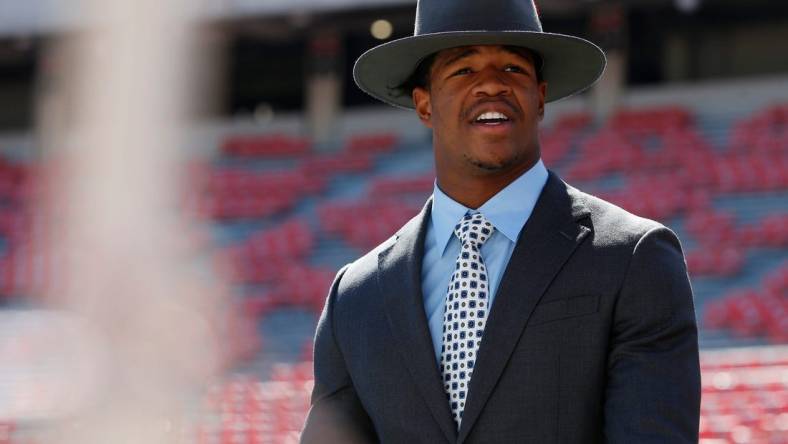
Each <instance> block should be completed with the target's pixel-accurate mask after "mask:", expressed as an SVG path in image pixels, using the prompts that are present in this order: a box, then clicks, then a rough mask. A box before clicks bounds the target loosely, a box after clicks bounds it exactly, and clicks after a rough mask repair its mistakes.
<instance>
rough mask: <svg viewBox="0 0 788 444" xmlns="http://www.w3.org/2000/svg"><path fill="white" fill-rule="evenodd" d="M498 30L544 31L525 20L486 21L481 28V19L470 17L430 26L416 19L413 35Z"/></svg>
mask: <svg viewBox="0 0 788 444" xmlns="http://www.w3.org/2000/svg"><path fill="white" fill-rule="evenodd" d="M490 31H493V32H496V31H520V32H522V31H530V32H542V27H541V26H540V25H539V24H538V23H536V24H535V23H523V22H489V21H488V22H485V23H484V27H483V28H479V21H478V20H474V19H472V18H469V19H468V20H467V21H459V22H457V21H453V22H452V23H437V24H436V23H431V24H429V25H428V26H425V25H422V24H421V22H420V21H418V20H417V21H416V27H415V30H414V33H413V35H414V36H418V35H422V34H434V33H439V32H490Z"/></svg>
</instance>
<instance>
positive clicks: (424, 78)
mask: <svg viewBox="0 0 788 444" xmlns="http://www.w3.org/2000/svg"><path fill="white" fill-rule="evenodd" d="M504 47H505V48H507V49H508V50H510V51H513V52H516V53H521V54H522V51H523V50H526V51H527V52H528V54H530V55H531V56H532V57H533V58H534V67H535V68H536V81H537V82H541V81H542V67H543V66H544V61H543V59H542V56H541V55H539V53H537V52H536V51H534V50H532V49H529V48H523V47H520V46H511V45H505V46H504ZM437 56H438V53H437V52H434V53H432V54H430V55H428V56H427V57H425V58H423V59H421V61H420V62H419V64H418V65H416V69H415V70H413V73H411V75H410V76H409V77H408V78H407V79H405V81H404V82H402V83H400V84H399V85H397V86H395V87H394V88H393V90H394V92H395V93H396V94H397V95H398V96H399V97H403V96H408V97H410V96H411V95H412V94H413V90H414V89H416V88H424V89H429V86H430V71H431V70H432V65H433V64H434V63H435V58H436V57H437Z"/></svg>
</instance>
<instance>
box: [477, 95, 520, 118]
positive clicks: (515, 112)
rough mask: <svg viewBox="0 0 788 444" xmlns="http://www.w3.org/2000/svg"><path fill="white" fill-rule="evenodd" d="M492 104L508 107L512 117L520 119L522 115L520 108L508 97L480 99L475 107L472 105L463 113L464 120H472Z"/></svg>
mask: <svg viewBox="0 0 788 444" xmlns="http://www.w3.org/2000/svg"><path fill="white" fill-rule="evenodd" d="M490 103H495V104H500V105H504V106H506V107H507V108H509V111H511V117H519V116H520V114H521V112H520V107H519V106H517V104H515V103H514V102H512V101H511V99H509V98H508V97H503V96H502V97H495V98H484V99H480V100H479V101H477V102H476V103H474V104H473V105H471V106H470V107H468V108H467V109H466V110H464V111H463V112H462V118H463V119H464V120H472V119H473V117H474V116H475V115H476V114H478V113H479V112H480V111H481V108H482V107H484V106H485V105H487V104H490Z"/></svg>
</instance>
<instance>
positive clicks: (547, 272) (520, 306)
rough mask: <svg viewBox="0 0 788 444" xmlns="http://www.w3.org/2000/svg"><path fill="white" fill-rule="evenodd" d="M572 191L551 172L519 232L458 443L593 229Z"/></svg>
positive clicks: (481, 350)
mask: <svg viewBox="0 0 788 444" xmlns="http://www.w3.org/2000/svg"><path fill="white" fill-rule="evenodd" d="M570 193H571V191H570V190H568V187H567V185H566V184H564V183H563V182H562V181H561V180H560V179H558V178H557V177H556V176H555V175H554V174H552V173H551V174H550V177H549V179H548V181H547V184H546V185H545V188H544V190H543V191H542V194H541V195H540V197H539V200H538V201H537V203H536V206H535V207H534V211H533V213H532V214H531V217H530V218H529V220H528V222H527V223H526V225H525V227H524V228H523V231H522V232H521V233H520V237H519V239H518V241H517V244H516V245H515V248H514V251H513V252H512V257H511V259H510V260H509V264H508V266H507V267H506V271H505V273H504V275H503V278H502V279H501V283H500V285H499V287H498V290H497V294H496V298H495V302H494V304H493V307H492V310H491V311H490V316H489V319H488V320H487V328H486V330H485V332H484V336H483V337H482V343H481V345H480V347H479V352H478V359H477V361H476V367H475V368H474V371H473V376H472V377H471V384H470V390H469V394H468V401H467V403H466V406H465V410H464V412H463V418H462V425H461V427H460V430H459V439H458V441H457V442H460V443H461V442H463V441H464V440H465V439H466V438H467V436H468V434H469V433H470V430H471V428H472V427H473V425H474V423H475V421H476V419H477V418H478V417H479V414H480V413H481V411H482V409H483V408H484V405H485V404H486V402H487V400H488V398H489V396H490V394H491V393H492V392H493V389H494V388H495V385H496V384H497V382H498V379H499V378H500V376H501V373H502V372H503V369H504V367H505V366H506V363H507V362H508V361H509V357H510V356H511V354H512V352H513V351H514V348H515V345H516V344H517V341H518V340H519V338H520V335H521V334H522V331H523V329H524V328H525V325H526V324H527V323H528V319H529V318H530V316H531V313H532V311H533V309H534V307H535V306H536V304H537V303H538V302H539V299H541V297H542V295H543V294H544V292H545V291H546V290H547V287H548V286H549V285H550V283H551V282H552V280H553V278H554V277H555V275H556V274H557V273H558V271H559V270H560V269H561V267H562V266H563V264H564V263H565V262H566V260H567V259H569V257H570V256H571V255H572V253H573V252H574V250H575V248H576V247H577V246H578V245H579V244H580V242H581V241H582V240H583V239H584V238H585V236H586V235H587V234H588V232H589V231H590V229H589V228H586V227H585V226H582V225H579V224H578V223H577V222H576V220H577V219H580V218H582V217H583V216H585V215H586V214H587V210H585V208H584V207H583V206H582V204H581V203H580V202H579V200H577V199H573V197H572V196H570Z"/></svg>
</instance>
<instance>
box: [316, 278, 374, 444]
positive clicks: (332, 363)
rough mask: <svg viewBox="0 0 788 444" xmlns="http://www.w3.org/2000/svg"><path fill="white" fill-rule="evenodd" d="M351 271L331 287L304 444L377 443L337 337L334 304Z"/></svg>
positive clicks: (319, 330)
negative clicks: (341, 281)
mask: <svg viewBox="0 0 788 444" xmlns="http://www.w3.org/2000/svg"><path fill="white" fill-rule="evenodd" d="M346 268H347V267H345V268H343V269H342V270H340V271H339V273H338V274H337V277H336V279H335V280H334V283H333V284H332V285H331V291H330V292H329V295H328V298H327V299H326V304H325V306H324V307H323V313H322V314H321V316H320V320H319V321H318V324H317V331H316V333H315V351H314V366H315V367H314V372H315V386H314V389H313V390H312V399H311V408H310V409H309V413H308V415H307V418H306V422H305V423H304V429H303V431H302V432H301V443H303V444H311V443H320V444H331V443H337V444H339V443H342V444H346V443H348V444H351V443H368V442H377V441H378V440H377V437H376V436H375V432H374V428H373V426H372V422H371V420H370V418H369V416H368V415H367V413H366V412H365V411H364V408H363V406H362V405H361V401H359V399H358V396H357V395H356V391H355V389H354V387H353V383H352V381H351V379H350V375H349V374H348V371H347V368H346V366H345V360H344V357H343V356H342V352H341V351H340V349H339V346H338V345H337V342H336V337H335V336H334V325H333V324H334V317H333V311H334V304H335V303H336V298H337V288H338V287H339V281H340V279H341V278H342V275H343V274H344V272H345V270H346Z"/></svg>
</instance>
